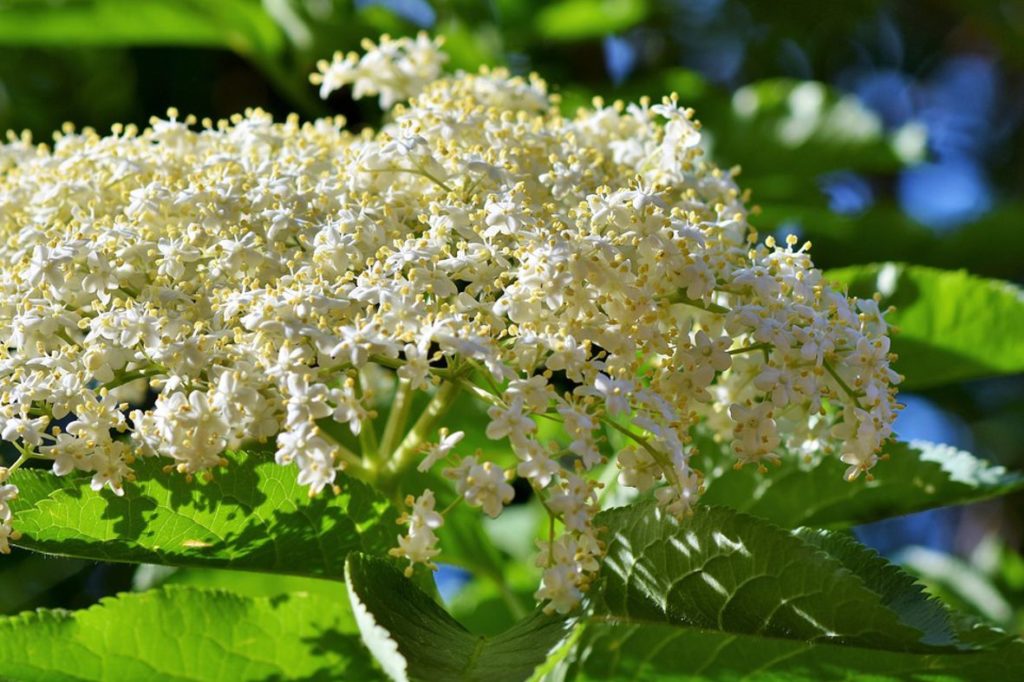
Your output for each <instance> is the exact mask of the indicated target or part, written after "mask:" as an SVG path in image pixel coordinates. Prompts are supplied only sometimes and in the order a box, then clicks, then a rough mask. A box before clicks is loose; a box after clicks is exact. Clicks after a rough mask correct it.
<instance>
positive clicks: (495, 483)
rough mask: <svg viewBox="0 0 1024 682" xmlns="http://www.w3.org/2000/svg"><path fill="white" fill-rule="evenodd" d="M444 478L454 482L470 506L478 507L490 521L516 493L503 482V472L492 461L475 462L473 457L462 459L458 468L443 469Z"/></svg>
mask: <svg viewBox="0 0 1024 682" xmlns="http://www.w3.org/2000/svg"><path fill="white" fill-rule="evenodd" d="M444 475H445V476H447V477H448V478H451V479H453V480H454V481H455V486H456V489H457V490H458V491H459V494H460V495H462V496H463V498H465V500H466V502H468V503H469V504H470V505H471V506H473V507H480V508H482V509H483V512H484V513H485V514H487V515H488V516H490V517H491V518H496V517H497V516H498V515H499V514H501V510H502V508H503V506H504V505H506V504H508V503H509V502H511V501H512V498H513V497H515V494H516V491H515V489H514V488H513V487H512V486H510V485H509V484H508V483H507V482H506V481H505V470H504V469H502V468H501V467H500V466H498V465H496V464H495V463H494V462H483V463H482V464H481V463H478V462H477V460H476V458H475V457H464V458H463V459H462V463H461V464H459V466H457V467H453V468H451V469H445V471H444Z"/></svg>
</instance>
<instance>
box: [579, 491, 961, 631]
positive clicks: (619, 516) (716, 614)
mask: <svg viewBox="0 0 1024 682" xmlns="http://www.w3.org/2000/svg"><path fill="white" fill-rule="evenodd" d="M595 523H596V525H597V526H599V527H602V528H606V529H607V531H606V533H605V534H604V536H603V537H604V539H605V541H606V542H607V544H608V549H607V554H606V556H605V559H604V562H603V564H602V569H601V579H600V583H599V587H598V588H597V589H596V590H595V592H594V594H593V595H592V597H591V603H592V608H593V613H594V614H595V617H596V618H598V619H607V620H611V621H619V622H623V623H627V624H629V623H638V622H639V623H671V624H675V625H678V626H683V627H689V628H697V629H701V630H717V631H721V632H727V633H732V634H750V635H758V636H760V637H765V638H783V639H795V640H800V641H807V642H814V643H834V644H845V645H856V646H861V647H868V648H876V649H885V650H896V651H927V650H929V649H932V648H934V646H933V645H942V646H948V645H951V644H953V641H952V639H951V637H950V634H949V629H948V626H947V624H946V623H945V622H944V621H942V620H941V619H935V620H933V619H922V618H920V617H919V611H918V610H908V609H907V608H901V610H899V611H897V610H895V609H894V608H890V606H896V605H899V606H901V607H906V606H907V604H905V603H902V602H901V603H899V604H896V603H895V601H898V600H894V599H892V598H886V597H883V594H881V593H880V592H876V591H875V590H873V589H872V586H871V585H869V584H868V583H867V582H865V580H862V579H861V578H860V577H859V576H858V575H856V574H854V573H853V572H851V571H850V570H849V569H848V568H847V567H846V566H844V563H843V562H842V561H839V560H837V559H836V558H833V557H831V556H829V555H827V554H826V553H824V552H822V551H819V550H820V549H824V547H822V545H821V543H819V544H817V545H814V544H809V543H807V542H804V541H803V540H801V539H800V538H799V537H797V536H794V535H792V534H791V533H788V532H786V531H784V530H783V529H781V528H778V527H777V526H774V525H773V524H771V523H768V522H767V521H763V520H761V519H757V518H755V517H753V516H748V515H746V514H741V513H738V512H736V511H734V510H731V509H726V508H721V507H713V508H701V509H700V510H698V511H697V513H695V514H694V515H693V516H692V517H690V518H687V519H684V520H683V521H676V520H675V519H674V518H672V517H670V516H667V515H665V514H663V513H662V512H661V511H660V510H659V509H658V508H657V506H656V505H655V504H654V502H653V501H652V500H644V501H641V502H637V503H636V504H633V505H630V506H628V507H621V508H618V509H611V510H608V511H605V512H602V513H601V514H600V515H599V516H598V518H597V521H596V522H595ZM868 568H870V569H871V570H873V571H876V572H877V570H878V567H877V566H868ZM885 579H887V578H885V576H879V580H885ZM885 594H886V595H889V597H891V593H890V592H889V591H886V592H885ZM908 595H909V593H908V592H906V591H904V592H901V593H900V595H899V596H900V598H901V599H904V598H906V597H908ZM921 600H923V597H922V598H921ZM904 601H906V599H904Z"/></svg>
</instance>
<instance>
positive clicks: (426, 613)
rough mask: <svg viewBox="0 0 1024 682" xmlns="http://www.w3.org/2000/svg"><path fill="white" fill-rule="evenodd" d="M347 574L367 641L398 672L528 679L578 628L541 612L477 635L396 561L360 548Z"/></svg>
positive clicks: (496, 681) (514, 681) (403, 676)
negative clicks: (494, 631)
mask: <svg viewBox="0 0 1024 682" xmlns="http://www.w3.org/2000/svg"><path fill="white" fill-rule="evenodd" d="M346 582H347V584H348V591H349V598H350V599H351V600H352V608H353V611H354V612H355V616H356V621H357V622H358V623H359V629H360V632H361V633H362V635H363V641H364V642H365V643H366V645H367V647H369V649H370V650H371V651H372V652H373V653H374V655H375V656H376V657H377V660H378V661H380V664H381V666H382V667H383V668H384V670H385V672H387V673H388V675H389V676H390V677H391V678H392V679H394V680H424V681H426V682H434V681H435V680H463V681H465V682H471V681H474V680H481V681H483V680H486V681H487V682H505V681H508V682H518V681H521V680H526V679H528V678H530V677H531V675H533V674H534V672H535V671H536V670H537V669H538V668H539V667H540V666H542V665H544V664H545V663H546V662H547V661H548V658H549V653H550V652H552V651H554V650H555V649H557V648H558V647H559V646H560V645H561V644H562V643H563V642H564V641H565V639H566V637H567V636H568V634H569V632H570V631H571V627H572V622H571V621H567V620H565V619H561V618H555V617H551V616H546V615H544V614H543V613H540V612H537V613H535V614H533V615H532V616H529V617H528V618H526V619H525V620H523V621H520V622H519V623H517V624H516V625H515V626H513V627H512V628H511V629H509V630H507V631H505V632H503V633H501V634H499V635H496V636H494V637H483V636H479V635H474V634H472V633H471V632H469V631H468V630H466V629H465V628H463V627H462V626H461V625H459V623H458V622H457V621H455V619H453V618H452V617H451V616H449V615H448V614H447V613H446V612H445V611H444V610H443V609H441V607H439V606H438V605H437V604H436V603H435V602H434V601H432V600H431V599H430V598H429V597H428V596H427V595H425V594H424V593H423V592H421V591H420V590H419V589H418V588H417V587H416V586H415V585H414V584H413V583H412V582H411V581H409V580H407V579H406V578H404V577H403V576H402V574H401V573H400V572H398V571H397V570H396V569H395V568H394V567H393V566H391V564H389V563H387V562H385V561H383V560H381V559H375V558H372V557H367V556H365V555H361V554H352V555H350V556H349V558H348V562H347V564H346Z"/></svg>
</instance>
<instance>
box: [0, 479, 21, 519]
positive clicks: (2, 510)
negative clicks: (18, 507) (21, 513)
mask: <svg viewBox="0 0 1024 682" xmlns="http://www.w3.org/2000/svg"><path fill="white" fill-rule="evenodd" d="M17 496H18V486H16V485H10V484H6V485H0V521H4V522H6V521H10V520H11V507H10V502H11V500H13V499H15V498H16V497H17Z"/></svg>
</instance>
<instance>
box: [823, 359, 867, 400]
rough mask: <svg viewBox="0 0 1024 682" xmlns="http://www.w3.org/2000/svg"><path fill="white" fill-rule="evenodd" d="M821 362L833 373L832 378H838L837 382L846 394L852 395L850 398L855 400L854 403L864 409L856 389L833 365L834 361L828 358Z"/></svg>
mask: <svg viewBox="0 0 1024 682" xmlns="http://www.w3.org/2000/svg"><path fill="white" fill-rule="evenodd" d="M821 364H822V366H823V367H824V368H825V370H826V371H827V372H828V373H829V374H831V375H832V378H833V379H835V380H836V383H837V384H839V387H840V388H841V389H843V392H844V393H845V394H846V395H848V396H850V398H851V399H852V400H853V404H854V405H856V406H857V407H859V408H860V409H864V408H863V407H861V404H860V401H859V400H858V399H857V393H856V391H854V390H853V389H852V388H850V385H849V384H847V383H846V381H844V380H843V378H842V377H841V376H839V372H837V371H836V370H835V369H834V368H833V367H832V363H830V362H829V361H828V360H823V361H822V363H821Z"/></svg>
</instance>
